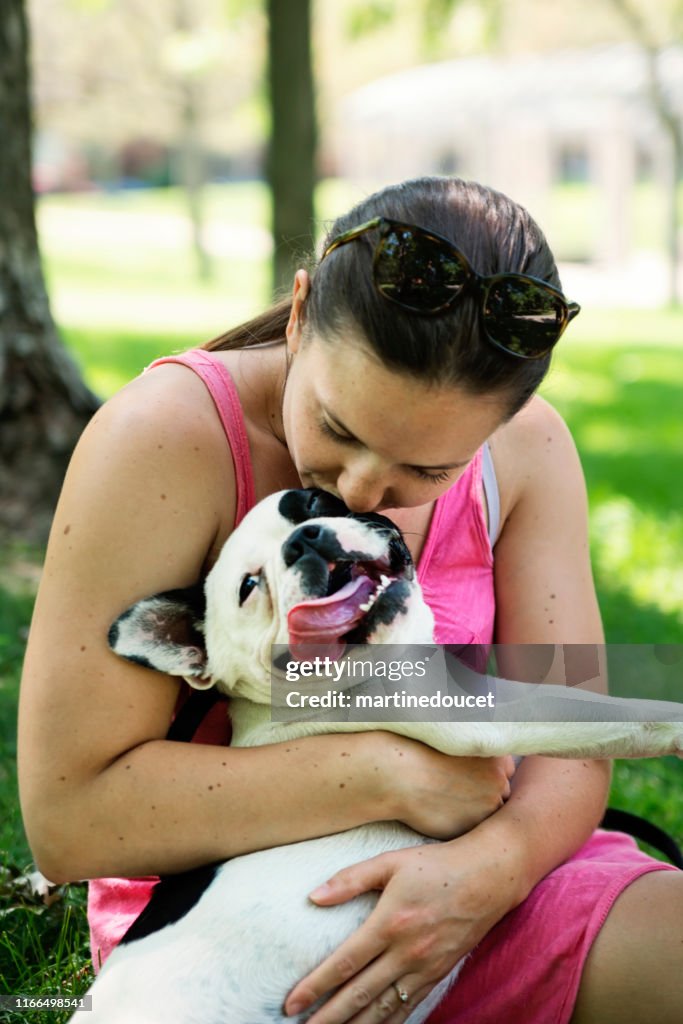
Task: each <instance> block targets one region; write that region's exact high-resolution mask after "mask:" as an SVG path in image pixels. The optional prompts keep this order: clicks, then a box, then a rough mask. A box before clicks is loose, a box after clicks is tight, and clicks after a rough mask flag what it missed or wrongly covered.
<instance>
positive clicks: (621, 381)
mask: <svg viewBox="0 0 683 1024" xmlns="http://www.w3.org/2000/svg"><path fill="white" fill-rule="evenodd" d="M355 198H357V196H356V195H353V194H351V193H350V190H349V189H347V188H345V187H344V186H341V185H339V184H338V183H327V184H326V185H325V186H324V187H323V188H321V191H320V193H319V196H318V199H319V209H320V210H321V211H322V216H324V217H329V216H331V215H333V214H334V212H335V211H339V210H341V209H343V208H345V207H346V206H347V205H348V202H349V200H353V199H355ZM560 198H561V202H560V205H559V207H558V212H557V214H556V217H555V220H556V223H557V224H558V225H562V223H565V224H566V225H567V228H566V231H567V234H566V238H567V243H566V247H565V248H566V249H567V251H568V250H569V248H572V247H573V249H575V250H577V251H578V250H580V249H581V246H585V244H586V237H587V236H585V235H583V236H581V237H579V236H580V234H581V232H580V230H579V226H578V225H581V224H583V225H584V226H585V225H586V212H587V211H588V210H589V209H590V203H591V202H592V201H593V200H592V198H591V197H590V195H585V194H584V195H583V197H581V195H579V194H577V192H576V190H565V193H564V195H563V196H562V197H560ZM651 208H652V195H651V194H650V193H645V192H643V193H642V194H641V196H640V198H639V203H638V207H637V211H636V214H637V216H638V217H639V218H640V219H639V221H638V223H639V225H640V226H639V230H641V231H643V232H644V233H645V235H647V228H648V224H650V220H648V215H647V212H646V211H647V210H651ZM207 210H208V212H209V214H210V219H211V231H210V232H209V234H208V238H209V241H210V244H211V247H212V250H213V252H214V273H213V277H212V279H211V280H210V281H209V282H201V281H198V280H197V279H196V276H195V273H194V264H193V260H192V254H191V252H190V249H189V246H188V243H187V231H186V225H185V224H184V221H183V209H182V202H181V197H179V196H178V195H177V194H176V193H174V192H173V191H171V190H169V191H167V192H155V193H126V194H124V195H109V196H100V195H89V196H66V197H51V198H49V199H44V200H42V201H41V204H40V225H41V239H42V246H43V252H44V259H45V266H46V272H47V276H48V280H49V283H50V289H51V295H52V298H53V306H54V308H55V311H56V313H57V316H58V319H59V321H60V325H61V328H62V331H63V336H64V338H65V341H66V343H67V345H68V346H69V348H70V349H71V351H72V352H73V354H74V355H75V357H76V358H77V360H78V361H79V363H80V365H81V367H82V369H83V371H84V374H85V376H86V378H87V380H88V382H89V383H90V385H91V387H93V388H94V389H95V390H96V391H97V392H99V393H100V394H101V395H103V396H107V395H110V394H111V393H112V392H114V391H115V390H116V389H117V388H119V387H120V386H122V385H123V384H125V383H126V381H128V380H130V379H131V378H132V377H133V376H135V375H136V374H137V373H139V372H140V370H141V369H142V368H143V367H144V366H145V365H146V364H147V363H149V362H150V361H151V360H152V359H154V358H155V357H156V356H158V355H161V354H163V353H167V352H169V351H173V350H181V349H183V348H186V347H189V346H191V345H193V344H200V343H201V342H202V341H204V340H205V339H206V338H207V337H210V336H211V335H213V334H217V333H219V332H221V331H222V330H223V329H225V328H226V327H227V326H230V325H231V324H234V323H235V322H237V321H238V320H239V319H241V318H243V317H246V316H248V315H249V314H250V313H252V312H254V311H256V310H258V309H259V308H261V307H262V306H263V304H264V303H265V302H266V301H267V296H268V289H269V283H268V282H269V272H268V255H269V246H268V237H267V234H266V232H265V224H266V221H267V196H266V193H265V190H264V189H263V188H262V187H261V186H259V185H257V184H253V183H252V184H245V185H239V186H230V187H222V188H218V187H216V188H212V189H210V190H209V192H208V195H207ZM570 227H571V231H570ZM572 231H573V234H572V233H571V232H572ZM646 241H649V239H647V238H646ZM682 359H683V313H681V312H655V311H652V310H627V311H625V310H622V311H607V310H590V309H584V311H583V312H582V315H581V317H579V318H578V320H577V321H576V322H575V323H574V324H572V326H571V329H570V331H569V332H568V333H567V336H566V338H565V339H563V341H562V344H561V345H560V347H559V350H558V355H557V359H556V364H555V368H554V369H553V371H552V373H551V375H550V377H549V379H548V381H547V382H546V384H545V385H544V388H543V393H544V394H545V395H546V397H547V398H548V399H549V400H550V401H551V402H552V403H553V404H554V405H555V406H556V407H557V408H558V409H559V410H560V411H561V412H562V413H563V415H564V416H565V417H566V419H567V421H568V423H569V425H570V427H571V429H572V432H573V434H574V437H575V439H576V442H577V446H578V449H579V452H580V454H581V458H582V461H583V465H584V467H585V471H586V478H587V483H588V491H589V501H590V510H591V522H592V529H591V544H592V556H593V561H594V566H595V574H596V583H597V587H598V593H599V598H600V604H601V608H602V612H603V616H604V620H605V625H606V630H607V637H608V641H610V642H611V643H620V644H625V643H633V644H655V643H657V644H680V643H681V641H682V639H683V575H682V574H681V564H682V563H683V558H682V556H683V511H682V510H683V474H682V473H681V470H680V464H681V442H680V437H681V427H680V418H681V417H680V409H681V405H682V403H681V392H682V390H683V389H682V387H681V382H682V381H683V372H682V370H681V362H682ZM39 561H40V552H31V551H26V550H23V549H12V550H5V551H4V552H0V577H1V579H2V583H0V745H1V748H0V851H3V853H2V854H0V865H3V864H4V872H3V873H2V874H1V875H0V915H2V917H3V921H2V924H3V934H2V938H0V991H14V992H27V993H31V994H35V993H37V992H53V993H54V992H57V991H62V992H66V991H70V990H71V987H72V986H73V987H74V988H75V989H76V990H77V989H78V988H79V987H82V986H83V984H84V979H83V977H81V976H79V973H78V972H79V971H80V970H82V969H83V968H84V966H86V965H87V954H86V949H85V941H86V940H85V931H84V908H83V899H84V897H83V892H82V890H81V889H80V888H79V887H69V888H68V889H67V890H65V891H64V892H63V894H62V895H61V898H60V899H59V900H58V901H57V902H56V903H55V904H54V905H53V906H52V907H50V908H45V907H42V906H41V905H39V904H35V903H33V902H31V901H27V900H26V899H24V898H22V897H21V896H20V893H19V889H18V886H17V882H16V878H17V877H18V876H20V875H21V873H22V871H23V870H24V869H26V868H27V867H28V866H29V865H30V853H29V850H28V846H27V844H26V840H25V837H24V835H23V831H22V827H21V821H20V815H19V811H18V805H17V797H16V775H15V769H14V756H15V749H16V745H15V716H16V695H17V687H18V678H19V668H20V662H21V657H22V651H23V645H24V641H25V637H26V631H27V628H28V623H29V620H30V612H31V605H32V599H33V593H34V589H35V579H36V575H37V567H38V565H39ZM682 776H683V769H682V767H681V763H680V762H679V761H677V760H675V759H671V758H668V759H661V760H658V761H655V760H652V761H642V762H619V763H618V764H617V765H616V769H615V784H614V790H613V803H614V804H615V805H618V806H622V807H627V808H629V809H631V810H634V811H636V812H638V813H641V814H644V815H647V816H650V817H652V818H653V819H654V820H656V821H657V822H658V823H660V824H661V825H663V826H664V827H665V828H667V829H668V830H669V831H671V832H672V833H673V834H674V835H676V836H677V838H678V840H679V841H680V842H683V785H681V782H682V781H683V778H682ZM43 1016H44V1017H45V1020H48V1019H49V1020H51V1021H53V1022H55V1021H56V1022H59V1020H60V1019H64V1018H60V1016H59V1015H54V1014H50V1015H47V1014H37V1013H36V1014H34V1015H33V1016H32V1018H31V1019H32V1020H39V1019H40V1018H41V1017H43Z"/></svg>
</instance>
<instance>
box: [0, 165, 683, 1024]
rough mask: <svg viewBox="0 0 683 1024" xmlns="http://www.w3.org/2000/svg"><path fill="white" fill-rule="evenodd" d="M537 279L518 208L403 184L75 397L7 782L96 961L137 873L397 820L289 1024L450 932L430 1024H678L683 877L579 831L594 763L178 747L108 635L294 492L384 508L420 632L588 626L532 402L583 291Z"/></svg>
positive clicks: (560, 493) (425, 978) (598, 798)
mask: <svg viewBox="0 0 683 1024" xmlns="http://www.w3.org/2000/svg"><path fill="white" fill-rule="evenodd" d="M559 288H560V285H559V280H558V276H557V270H556V267H555V264H554V262H553V259H552V255H551V253H550V251H549V249H548V246H547V243H546V242H545V240H544V238H543V236H542V235H541V233H540V231H539V229H538V228H537V227H536V225H535V224H534V223H533V221H532V220H531V219H530V218H529V216H528V215H527V214H526V212H525V211H524V210H522V209H520V207H518V206H517V205H516V204H514V203H513V202H511V201H510V200H509V199H507V198H506V197H504V196H502V195H500V194H498V193H496V192H493V191H492V190H490V189H486V188H482V187H480V186H478V185H475V184H471V183H469V184H468V183H464V182H462V181H459V180H455V179H429V178H428V179H419V180H416V181H410V182H406V183H404V184H402V185H399V186H396V187H393V188H388V189H386V190H384V191H382V192H380V193H378V194H377V195H374V196H372V197H370V198H369V199H368V200H366V201H365V202H363V203H361V204H360V205H359V206H358V207H356V208H355V209H354V210H352V211H351V212H350V213H349V214H348V216H346V217H344V218H342V219H340V220H339V221H338V222H337V223H336V224H335V225H334V227H333V229H332V231H331V233H330V236H329V238H328V240H327V243H326V246H325V247H324V252H323V257H322V259H321V260H320V261H319V262H318V264H317V266H315V267H314V268H313V269H312V270H311V272H310V273H309V272H306V271H304V270H300V271H298V273H297V274H296V279H295V282H294V290H293V297H292V299H291V301H288V302H286V303H281V304H280V305H278V306H276V307H275V308H274V309H272V310H269V311H268V312H267V313H265V314H264V315H263V316H261V317H259V318H258V319H256V320H254V321H252V322H251V323H249V324H247V325H245V326H243V327H241V328H238V329H236V330H234V331H232V332H229V333H228V334H226V335H224V336H223V337H222V338H219V339H217V340H216V341H215V342H213V343H212V344H210V345H209V346H207V348H208V349H209V350H210V351H202V350H199V351H197V350H195V351H194V352H192V353H189V354H186V355H185V356H183V357H176V358H173V359H169V360H161V361H159V363H157V364H154V367H153V368H152V369H150V370H149V371H148V372H146V373H145V374H144V375H143V376H142V377H140V378H139V379H137V380H135V381H133V382H132V383H131V384H130V385H129V386H128V387H126V388H125V389H124V390H123V391H122V392H121V393H120V394H119V395H117V396H116V397H115V398H114V399H112V401H110V402H109V403H107V405H106V406H104V408H103V409H102V410H101V411H100V412H99V413H98V414H97V415H96V416H95V417H94V419H93V421H92V423H91V425H90V426H89V427H88V429H87V430H86V432H85V434H84V436H83V439H82V440H81V442H80V444H79V446H78V449H77V451H76V453H75V455H74V458H73V462H72V466H71V468H70V470H69V473H68V475H67V478H66V481H65V485H64V491H63V494H62V498H61V501H60V504H59V508H58V510H57V513H56V516H55V520H54V526H53V531H52V536H51V539H50V544H49V548H48V553H47V559H46V565H45V572H44V576H43V581H42V584H41V588H40V593H39V596H38V601H37V604H36V611H35V618H34V622H33V626H32V630H31V638H30V643H29V650H28V654H27V659H26V667H25V675H24V681H23V685H22V699H21V713H20V777H21V794H22V802H23V809H24V815H25V821H26V827H27V831H28V835H29V839H30V841H31V844H32V846H33V849H34V852H35V856H36V859H37V862H38V864H39V866H40V867H41V869H42V870H43V871H44V873H45V874H46V875H48V876H49V877H50V878H52V879H54V880H55V881H63V880H68V879H74V878H83V877H87V878H92V879H100V881H98V882H95V883H93V885H92V893H91V925H92V931H93V936H92V937H93V955H94V959H95V963H96V964H97V962H98V960H101V959H102V958H103V957H105V956H106V955H107V953H108V951H109V949H110V948H111V945H112V944H113V943H114V942H115V941H117V940H118V938H120V936H121V935H122V933H123V932H124V931H125V929H126V927H127V926H128V924H129V923H130V921H131V920H132V918H133V917H134V916H135V915H136V914H137V913H138V912H139V910H140V909H141V908H142V906H144V904H145V901H146V899H147V898H148V895H149V889H150V885H151V881H150V879H149V877H148V876H151V875H156V874H158V873H169V872H176V871H182V870H185V869H189V868H192V867H195V866H197V865H200V864H204V863H208V862H211V861H216V860H221V859H225V858H227V857H232V856H235V855H237V854H241V853H244V852H248V851H253V850H257V849H260V848H263V847H268V846H272V845H276V844H283V843H289V842H296V841H298V840H303V839H306V838H309V837H312V836H319V835H323V834H327V833H330V832H335V831H340V830H342V829H347V828H350V827H353V826H356V825H359V824H361V823H364V822H367V821H372V820H378V819H399V820H401V821H404V822H406V823H407V824H409V825H411V826H412V827H413V828H416V829H418V830H419V831H421V832H423V833H425V834H427V835H431V836H435V837H438V838H439V839H443V840H444V842H443V843H441V844H437V845H433V846H429V847H425V848H420V849H418V850H406V851H404V852H401V853H399V854H391V855H386V856H382V857H379V858H375V859H374V860H372V861H368V862H366V863H362V864H359V865H356V866H354V867H351V868H349V869H348V870H347V871H344V872H342V873H341V874H340V875H338V876H336V877H335V878H334V879H331V880H330V881H329V884H328V886H327V887H325V888H324V889H323V890H322V891H319V892H318V893H316V894H315V896H314V898H315V899H316V900H318V901H319V902H320V903H321V904H322V905H325V904H330V903H334V902H339V901H343V900H346V899H349V898H351V897H352V896H353V895H355V894H356V893H359V892H362V891H365V890H368V889H380V890H382V896H381V898H380V900H379V903H378V905H377V908H376V910H375V911H374V913H373V914H372V916H371V917H370V918H369V920H368V921H367V922H366V923H365V924H364V925H363V926H362V927H361V928H360V929H359V930H358V931H357V932H356V933H355V934H354V935H353V936H352V937H351V938H350V939H349V940H348V941H347V942H346V943H345V944H344V946H343V947H342V948H341V949H340V950H339V951H338V952H337V954H336V955H335V956H334V957H331V958H330V959H328V960H327V961H326V962H324V963H323V964H321V965H320V966H319V967H318V968H317V969H316V970H315V971H314V972H313V973H312V974H311V975H310V976H309V977H308V978H306V979H302V981H301V982H300V983H299V984H298V985H297V986H296V988H295V989H294V991H293V992H291V993H290V994H289V996H288V999H287V1003H286V1009H287V1012H289V1013H295V1012H298V1011H300V1010H301V1008H302V1007H305V1006H307V1005H310V1004H311V1003H312V1002H313V1001H314V1000H315V999H316V998H317V997H319V996H320V995H322V994H324V993H329V992H331V991H333V990H336V991H335V992H334V994H333V995H332V998H331V999H330V1000H329V1001H328V1003H327V1004H326V1005H325V1006H324V1007H323V1008H322V1009H321V1010H319V1011H318V1012H317V1013H316V1014H315V1015H314V1016H313V1017H312V1018H311V1021H312V1024H342V1022H353V1024H370V1022H376V1021H389V1022H391V1024H394V1022H398V1021H403V1020H405V1019H406V1018H407V1016H408V1015H409V1013H410V1010H411V1008H412V1007H413V1006H414V1005H415V1004H416V1003H417V1002H419V1001H420V1000H421V999H422V998H423V997H424V996H425V995H426V994H427V993H428V992H429V990H430V989H431V987H433V985H434V984H435V982H436V981H437V980H438V979H439V978H441V977H442V976H443V975H444V974H445V973H446V972H447V971H448V970H449V969H450V967H451V966H452V965H453V964H454V963H455V962H456V961H457V960H458V959H460V958H461V957H462V956H464V955H465V954H467V953H471V956H470V958H469V960H468V962H467V964H466V966H465V968H464V970H463V973H462V975H461V979H460V980H459V982H458V984H457V985H456V986H455V988H454V989H453V991H452V993H451V995H450V996H449V997H448V999H447V1000H446V1002H445V1004H444V1005H443V1006H442V1008H440V1010H439V1011H437V1013H436V1014H435V1015H434V1016H433V1018H432V1020H433V1021H434V1022H437V1021H438V1022H441V1024H443V1022H449V1024H456V1022H461V1021H462V1022H465V1021H467V1022H468V1024H473V1022H477V1024H484V1022H489V1021H490V1022H496V1024H499V1022H500V1021H512V1020H520V1019H522V1018H523V1019H524V1020H525V1022H526V1024H550V1022H567V1021H570V1020H571V1021H572V1022H573V1024H584V1022H591V1024H595V1022H597V1021H600V1022H601V1024H608V1022H610V1021H622V1020H623V1019H625V1018H628V1019H629V1020H630V1021H632V1022H637V1021H643V1022H646V1021H647V1022H648V1024H649V1022H651V1021H653V1020H656V1021H657V1022H658V1024H666V1022H669V1021H670V1022H673V1021H679V1020H680V1019H681V1018H682V1015H683V988H682V983H681V978H682V977H683V972H682V971H681V970H680V957H681V953H680V951H681V949H682V948H683V945H682V944H683V876H682V875H681V873H680V872H676V871H674V870H666V869H665V867H664V865H661V864H659V863H657V862H655V861H652V860H650V859H649V858H647V857H645V856H644V855H642V854H640V853H639V852H638V851H637V850H636V849H635V846H634V844H632V843H631V842H630V840H627V839H626V838H625V837H622V836H618V835H611V836H607V835H605V834H602V833H599V832H598V833H594V829H595V828H596V826H597V823H598V822H599V821H600V818H601V815H602V812H603V806H604V803H605V797H606V793H607V789H608V784H609V768H608V765H607V764H606V763H605V762H590V763H589V762H580V761H579V762H565V761H561V760H552V759H545V758H541V757H536V758H527V759H525V761H524V762H523V763H522V765H521V767H520V768H519V769H518V770H517V772H516V774H515V775H514V777H513V778H511V777H512V767H511V764H510V761H509V760H508V759H497V760H493V759H492V760H479V759H449V758H447V757H444V756H443V755H441V754H438V753H435V752H434V751H430V750H427V749H425V748H424V747H422V746H421V745H419V744H416V743H413V742H412V741H410V740H407V739H403V738H398V737H396V736H389V735H388V734H385V733H382V732H377V733H371V734H362V735H357V736H353V737H348V736H343V737H337V736H324V737H314V738H310V739H307V740H306V741H301V742H298V743H297V744H296V746H288V747H282V746H277V745H274V746H271V747H263V748H257V749H248V750H244V749H243V750H240V749H232V748H230V747H226V746H225V742H226V740H227V736H226V733H225V728H224V720H223V719H220V718H216V717H214V719H213V720H212V721H209V722H207V723H205V728H204V735H203V737H202V738H203V740H204V742H203V743H193V744H178V743H173V742H169V741H168V740H167V739H166V734H167V731H168V728H169V723H170V722H171V719H172V717H173V714H174V710H175V708H176V705H177V702H178V697H179V694H178V686H177V683H175V682H173V681H172V680H170V679H169V678H166V677H164V676H162V675H159V674H155V673H151V672H149V671H147V670H144V669H141V668H137V667H135V666H133V665H130V664H126V663H125V662H123V661H122V660H120V659H118V658H116V657H115V656H113V655H112V654H111V653H110V652H109V650H108V648H107V641H106V636H107V630H108V628H109V625H110V624H111V622H112V621H113V620H114V619H115V618H116V616H117V615H118V614H120V612H121V610H122V609H123V608H125V607H127V606H128V605H130V604H131V603H132V602H133V601H135V600H136V599H138V598H141V597H143V596H146V595H149V594H152V593H156V592H158V591H161V590H165V589H171V588H174V587H182V586H187V585H189V584H191V583H193V582H195V581H196V580H197V579H198V578H200V577H202V576H203V575H205V574H206V572H207V570H208V569H209V568H210V566H211V565H212V563H213V561H214V560H215V558H216V556H217V553H218V551H219V550H220V548H221V546H222V544H223V542H224V541H225V539H226V537H227V536H228V535H229V534H230V532H231V531H232V529H233V528H234V527H235V525H236V523H237V522H239V520H240V518H241V517H242V516H243V515H244V513H245V511H246V510H247V509H248V508H249V507H250V505H251V504H253V502H254V501H256V500H258V499H260V498H261V497H263V496H265V495H266V494H269V493H272V492H273V491H276V490H279V489H281V488H285V487H296V486H299V485H301V484H303V485H304V486H311V485H315V486H318V487H322V488H325V489H327V490H328V491H330V492H332V493H333V494H336V495H338V496H339V497H341V498H342V499H343V500H344V501H345V502H346V504H347V505H348V506H349V508H350V509H352V510H354V511H368V510H382V511H385V512H387V513H388V514H389V515H390V516H391V517H393V518H394V519H395V520H396V522H397V523H398V524H399V525H400V526H401V527H402V529H403V530H404V531H405V534H406V537H407V540H408V544H409V546H410V547H411V550H412V553H413V556H414V558H415V559H416V561H417V562H418V567H419V575H420V579H421V582H422V585H423V587H424V590H425V593H426V596H427V599H428V601H429V602H430V604H431V606H432V608H433V610H434V613H435V617H436V625H437V639H438V640H439V641H441V642H443V643H452V644H463V643H465V644H467V643H482V644H489V643H491V642H492V640H494V639H495V640H496V641H497V642H498V643H501V644H526V643H543V644H554V643H559V644H562V643H567V644H595V643H600V642H601V640H602V633H601V626H600V618H599V613H598V608H597V604H596V599H595V594H594V590H593V583H592V577H591V569H590V565H589V557H588V542H587V529H586V499H585V492H584V484H583V479H582V474H581V470H580V467H579V462H578V459H577V455H576V452H575V449H574V447H573V444H572V442H571V439H570V437H569V434H568V432H567V430H566V428H565V426H564V424H563V423H562V421H561V419H560V417H559V416H558V415H557V413H555V412H554V411H553V410H552V408H550V406H549V405H547V404H546V403H545V402H544V401H542V400H541V399H540V398H538V397H535V396H534V393H535V390H536V388H537V387H538V385H539V383H540V381H541V380H542V378H543V376H544V374H545V373H546V371H547V369H548V364H549V361H550V357H551V352H552V349H553V347H554V345H555V344H556V343H557V342H558V340H559V338H560V335H561V334H562V331H563V330H564V328H565V326H566V325H567V323H568V321H569V320H570V319H571V318H572V316H573V315H575V313H576V312H578V307H576V306H575V305H572V304H570V303H567V301H566V300H565V299H564V297H563V296H562V293H561V292H560V290H559ZM219 710H220V709H219ZM342 755H347V756H342ZM131 879H132V880H131ZM472 951H473V952H472Z"/></svg>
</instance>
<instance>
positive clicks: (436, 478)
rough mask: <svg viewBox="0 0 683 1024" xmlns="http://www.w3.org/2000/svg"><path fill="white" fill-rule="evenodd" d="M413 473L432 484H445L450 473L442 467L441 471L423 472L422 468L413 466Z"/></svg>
mask: <svg viewBox="0 0 683 1024" xmlns="http://www.w3.org/2000/svg"><path fill="white" fill-rule="evenodd" d="M415 473H416V474H417V476H419V478H420V479H421V480H431V482H432V483H433V484H445V483H446V481H447V480H448V479H449V478H450V475H451V474H450V473H449V472H448V470H447V469H444V470H443V471H442V472H441V473H425V472H424V470H422V469H418V468H417V467H416V468H415Z"/></svg>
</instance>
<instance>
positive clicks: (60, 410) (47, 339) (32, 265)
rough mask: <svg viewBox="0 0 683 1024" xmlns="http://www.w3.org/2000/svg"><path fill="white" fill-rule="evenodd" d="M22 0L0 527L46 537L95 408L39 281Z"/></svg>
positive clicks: (6, 92) (1, 405)
mask: <svg viewBox="0 0 683 1024" xmlns="http://www.w3.org/2000/svg"><path fill="white" fill-rule="evenodd" d="M27 54H28V32H27V26H26V14H25V10H24V3H23V0H3V2H2V4H1V5H0V126H1V132H2V140H3V142H2V149H1V150H0V527H1V528H3V529H4V530H8V531H10V532H11V533H13V534H15V535H17V536H22V537H27V538H30V539H34V540H35V539H42V538H43V537H44V536H46V534H47V529H48V527H49V523H50V519H51V515H52V509H53V507H54V504H55V501H56V499H57V495H58V493H59V488H60V486H61V482H62V477H63V475H64V471H65V469H66V464H67V461H68V458H69V456H70V454H71V451H72V449H73V446H74V444H75V443H76V440H77V438H78V435H79V434H80V432H81V430H82V429H83V427H84V426H85V424H86V423H87V421H88V419H89V418H90V416H91V414H92V413H93V412H94V410H95V409H96V408H97V406H98V401H97V399H96V398H95V396H94V395H93V394H92V393H91V392H90V391H89V390H88V389H87V388H86V386H85V385H84V384H83V382H82V380H81V377H80V374H79V372H78V370H77V368H76V366H75V365H74V363H72V361H71V360H70V358H69V357H68V356H67V353H66V351H65V350H64V348H63V347H62V345H61V343H60V340H59V337H58V335H57V331H56V329H55V325H54V322H53V320H52V316H51V314H50V307H49V303H48V298H47V293H46V291H45V285H44V281H43V274H42V267H41V262H40V255H39V251H38V241H37V236H36V226H35V215H34V206H33V190H32V185H31V116H30V101H29V71H28V56H27Z"/></svg>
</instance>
